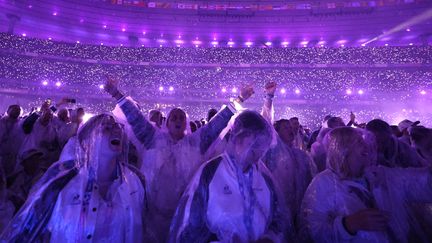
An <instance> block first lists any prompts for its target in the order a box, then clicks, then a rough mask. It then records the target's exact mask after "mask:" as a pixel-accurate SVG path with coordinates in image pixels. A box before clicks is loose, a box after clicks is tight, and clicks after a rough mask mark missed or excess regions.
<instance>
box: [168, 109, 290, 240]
mask: <svg viewBox="0 0 432 243" xmlns="http://www.w3.org/2000/svg"><path fill="white" fill-rule="evenodd" d="M230 133H231V135H230V137H229V139H228V144H227V146H226V147H225V152H224V153H223V154H221V155H219V156H217V157H216V158H213V159H212V160H210V161H208V162H206V163H205V164H203V165H202V166H201V167H200V168H199V170H198V171H197V173H195V176H194V177H193V179H192V180H191V181H190V183H189V186H188V188H187V190H186V191H185V193H184V194H183V197H182V199H181V200H180V203H179V205H178V207H177V211H176V214H175V216H174V218H173V221H172V224H171V228H170V239H169V242H210V241H218V242H287V241H288V240H290V239H293V238H291V237H292V236H293V235H294V234H293V231H292V222H291V220H292V219H291V216H290V214H289V210H288V209H287V208H286V204H285V201H284V199H283V196H282V195H281V193H280V191H279V189H278V186H277V184H276V182H275V180H274V179H273V176H272V175H271V173H270V171H268V169H267V167H266V166H265V165H264V163H263V162H262V161H261V157H262V156H264V154H265V152H266V151H267V150H268V149H269V147H270V143H269V140H271V139H272V131H271V126H270V124H268V123H267V121H266V120H265V119H264V118H263V117H262V116H261V115H260V114H259V113H257V112H255V111H248V110H247V111H243V112H242V113H241V114H240V115H238V117H236V119H235V121H234V124H233V126H232V128H231V131H230Z"/></svg>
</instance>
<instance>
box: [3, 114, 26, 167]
mask: <svg viewBox="0 0 432 243" xmlns="http://www.w3.org/2000/svg"><path fill="white" fill-rule="evenodd" d="M21 126H22V120H20V119H18V120H17V121H15V122H14V121H11V120H9V119H8V116H5V117H2V118H0V159H1V160H2V164H3V168H4V170H5V173H7V174H12V173H13V172H14V170H15V166H16V161H17V156H18V153H19V149H20V148H21V145H22V143H23V140H24V137H25V134H24V131H23V129H22V127H21Z"/></svg>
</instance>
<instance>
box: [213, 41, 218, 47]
mask: <svg viewBox="0 0 432 243" xmlns="http://www.w3.org/2000/svg"><path fill="white" fill-rule="evenodd" d="M211 44H212V45H213V47H216V46H217V45H218V44H219V42H218V41H216V40H214V41H212V42H211Z"/></svg>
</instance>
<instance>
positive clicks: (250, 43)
mask: <svg viewBox="0 0 432 243" xmlns="http://www.w3.org/2000/svg"><path fill="white" fill-rule="evenodd" d="M252 44H253V43H252V42H251V41H246V43H245V45H246V46H247V47H251V46H252Z"/></svg>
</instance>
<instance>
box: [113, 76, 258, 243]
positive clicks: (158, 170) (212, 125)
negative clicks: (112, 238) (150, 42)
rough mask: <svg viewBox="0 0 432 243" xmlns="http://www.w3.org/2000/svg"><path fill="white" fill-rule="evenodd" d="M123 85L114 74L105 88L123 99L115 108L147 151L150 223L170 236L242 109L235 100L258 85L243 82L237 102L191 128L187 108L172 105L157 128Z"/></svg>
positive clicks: (161, 235) (144, 166)
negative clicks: (193, 184)
mask: <svg viewBox="0 0 432 243" xmlns="http://www.w3.org/2000/svg"><path fill="white" fill-rule="evenodd" d="M117 86H118V81H116V80H113V79H111V78H108V80H107V83H106V85H105V90H106V91H107V92H108V93H109V94H111V95H112V96H113V97H114V98H115V99H116V100H117V104H118V105H117V107H116V109H115V114H116V116H117V117H118V118H119V119H120V120H122V121H124V122H125V124H126V131H128V133H129V134H128V135H129V137H130V138H131V140H132V142H133V143H134V144H135V146H136V148H137V150H138V152H139V153H141V155H142V156H141V157H142V159H143V161H142V166H141V171H142V172H143V173H144V175H145V176H146V179H147V189H148V196H149V209H150V210H149V212H150V214H149V221H150V222H152V223H151V224H150V225H149V226H150V227H151V230H152V231H153V232H154V234H155V237H156V239H157V241H158V242H165V241H166V238H167V236H168V232H169V225H170V223H171V220H172V217H173V215H174V213H175V209H176V207H177V205H178V202H179V200H180V197H181V195H182V193H183V191H184V190H185V188H186V186H187V184H188V183H189V181H190V179H191V178H192V176H193V174H194V173H195V171H196V170H197V169H198V167H199V166H200V165H201V164H202V163H203V162H204V161H203V160H204V155H205V153H206V151H207V150H208V149H209V147H210V146H211V145H212V143H213V142H214V141H215V140H216V139H217V138H218V136H219V133H220V132H221V131H222V129H224V128H225V127H226V125H227V124H228V121H229V120H230V118H231V117H232V116H233V115H234V113H235V112H236V108H235V106H236V105H238V104H240V103H242V102H243V101H244V100H246V99H248V98H249V97H250V96H251V95H252V94H253V88H252V87H250V86H247V87H244V88H242V89H241V91H240V96H239V97H238V98H237V99H236V100H235V101H234V102H235V103H229V104H228V105H227V106H226V107H225V108H223V109H222V110H221V111H219V112H218V113H217V114H216V115H215V117H213V119H212V120H211V121H210V122H209V123H208V124H206V125H205V126H203V127H202V128H200V129H198V130H197V131H196V132H195V133H191V132H190V131H189V130H188V129H187V125H188V124H189V122H188V121H187V120H188V119H187V115H186V113H185V112H184V111H183V110H182V109H180V108H174V109H172V110H171V111H170V112H169V114H168V116H167V121H166V126H165V127H163V128H162V129H156V128H155V127H154V126H153V125H152V124H151V123H150V122H149V121H148V120H147V119H146V118H145V117H144V116H143V115H142V113H141V111H140V110H139V109H138V107H137V105H136V103H135V102H134V101H133V100H132V99H131V98H129V97H126V96H124V95H123V94H122V93H121V92H120V91H119V90H118V88H117Z"/></svg>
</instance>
